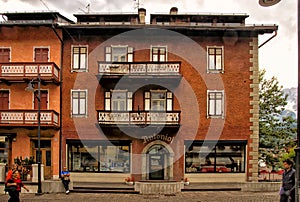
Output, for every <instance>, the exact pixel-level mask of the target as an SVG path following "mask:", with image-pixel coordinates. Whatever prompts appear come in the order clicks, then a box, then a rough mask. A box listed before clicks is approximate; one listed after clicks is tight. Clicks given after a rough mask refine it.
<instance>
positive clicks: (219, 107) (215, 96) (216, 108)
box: [207, 91, 224, 118]
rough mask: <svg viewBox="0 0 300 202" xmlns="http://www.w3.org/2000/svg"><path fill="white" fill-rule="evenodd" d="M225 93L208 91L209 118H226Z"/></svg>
mask: <svg viewBox="0 0 300 202" xmlns="http://www.w3.org/2000/svg"><path fill="white" fill-rule="evenodd" d="M223 109H224V96H223V91H208V110H207V111H208V117H222V118H223V117H224V110H223Z"/></svg>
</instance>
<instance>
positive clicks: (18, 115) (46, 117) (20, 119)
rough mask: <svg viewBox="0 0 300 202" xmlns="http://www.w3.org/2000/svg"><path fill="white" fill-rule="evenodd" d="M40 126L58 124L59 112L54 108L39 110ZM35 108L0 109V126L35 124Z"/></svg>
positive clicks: (36, 122)
mask: <svg viewBox="0 0 300 202" xmlns="http://www.w3.org/2000/svg"><path fill="white" fill-rule="evenodd" d="M40 120H41V126H53V127H58V126H59V114H58V113H57V112H55V111H54V110H41V119H40ZM37 124H38V111H37V110H21V109H20V110H0V126H3V125H6V126H14V127H16V126H19V127H20V126H35V127H36V126H37Z"/></svg>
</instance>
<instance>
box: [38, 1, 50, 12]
mask: <svg viewBox="0 0 300 202" xmlns="http://www.w3.org/2000/svg"><path fill="white" fill-rule="evenodd" d="M40 1H41V2H42V4H43V5H44V6H45V7H46V8H47V10H48V11H50V9H49V7H48V6H47V4H46V3H45V2H44V1H43V0H40Z"/></svg>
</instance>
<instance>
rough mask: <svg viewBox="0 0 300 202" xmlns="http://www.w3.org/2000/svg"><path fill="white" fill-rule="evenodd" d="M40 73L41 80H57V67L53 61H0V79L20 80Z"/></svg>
mask: <svg viewBox="0 0 300 202" xmlns="http://www.w3.org/2000/svg"><path fill="white" fill-rule="evenodd" d="M38 74H40V77H41V79H42V80H45V81H47V80H49V81H54V82H59V68H58V67H57V65H56V64H55V63H53V62H43V63H35V62H10V63H0V80H7V81H22V80H24V79H26V78H28V79H31V78H33V77H37V76H38Z"/></svg>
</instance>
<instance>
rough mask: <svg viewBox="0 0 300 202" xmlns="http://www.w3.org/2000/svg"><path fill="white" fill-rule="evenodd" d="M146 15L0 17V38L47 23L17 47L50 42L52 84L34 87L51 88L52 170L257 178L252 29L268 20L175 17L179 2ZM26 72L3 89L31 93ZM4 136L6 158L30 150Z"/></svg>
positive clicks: (92, 176) (110, 176) (109, 177)
mask: <svg viewBox="0 0 300 202" xmlns="http://www.w3.org/2000/svg"><path fill="white" fill-rule="evenodd" d="M56 16H57V17H62V16H60V15H56ZM145 16H146V10H145V9H139V11H138V13H134V14H122V13H120V14H104V13H87V14H75V17H76V18H77V22H76V23H72V22H71V21H68V20H66V19H65V18H63V19H64V20H65V21H63V22H62V21H60V22H59V23H54V24H55V25H56V26H52V27H48V26H39V29H36V26H33V25H32V24H28V25H26V26H24V25H23V26H21V28H18V26H17V25H9V26H10V27H9V26H8V25H7V23H5V24H1V33H0V34H1V35H4V34H5V32H4V31H6V30H7V29H11V27H13V28H14V29H17V28H18V29H21V30H20V32H16V33H23V32H24V31H25V30H24V29H35V32H34V33H36V34H37V33H39V32H40V30H44V29H45V34H47V35H46V36H47V37H42V38H39V37H37V36H36V35H34V34H31V35H30V36H28V37H29V38H30V39H32V40H29V41H30V44H27V43H25V41H24V43H25V44H24V45H22V48H24V49H26V50H29V47H31V46H49V47H50V49H51V53H52V48H53V54H51V59H50V61H51V62H54V63H55V64H59V65H56V66H59V67H60V68H59V72H60V75H59V77H58V78H59V81H60V82H58V84H57V83H56V82H53V81H54V80H53V79H50V80H48V81H52V82H49V85H47V86H43V89H44V88H47V89H49V92H52V91H54V92H56V93H55V95H56V96H57V97H55V99H52V96H51V99H49V102H50V103H53V104H51V105H50V106H51V107H50V108H49V109H52V110H55V111H56V112H58V114H59V120H60V122H59V126H60V127H58V128H56V126H55V127H54V129H55V132H54V133H51V136H50V137H48V136H47V135H46V133H45V131H43V132H44V134H45V135H43V138H44V139H45V140H46V139H47V138H48V139H49V140H51V152H56V153H51V158H52V161H53V163H54V162H56V164H53V165H52V169H53V171H52V173H53V174H52V176H53V177H55V176H57V174H58V171H59V169H60V165H59V163H61V165H67V166H68V168H69V170H70V171H71V172H72V179H73V181H98V182H108V181H109V182H123V181H124V178H126V177H129V176H130V177H134V179H135V180H136V181H139V180H164V181H170V180H171V181H173V180H175V181H181V180H182V179H184V178H188V179H189V180H190V181H191V182H207V181H209V182H211V181H215V182H223V181H226V182H246V181H257V175H258V165H257V160H258V82H259V81H258V36H259V35H261V34H270V33H273V32H274V31H276V30H277V26H276V25H272V26H268V25H247V24H246V23H245V21H246V18H247V17H248V15H246V14H180V13H178V11H177V8H172V9H171V10H170V13H167V14H150V23H146V22H145ZM8 17H9V15H8ZM35 17H36V16H35ZM12 24H13V23H12ZM32 27H33V28H32ZM22 29H23V30H22ZM2 30H3V31H2ZM37 30H38V31H37ZM42 33H43V32H42ZM4 36H6V35H4ZM58 36H59V37H58ZM19 38H21V37H20V36H19ZM19 38H14V39H11V38H9V37H8V36H6V38H5V40H6V41H5V40H3V37H1V39H0V48H1V47H2V48H3V49H5V48H6V47H11V45H9V44H11V43H10V41H13V40H15V41H17V43H16V44H20V42H19V41H18V40H17V39H19ZM27 41H28V40H26V42H27ZM35 43H36V44H37V45H34V44H35ZM11 49H12V48H11ZM11 53H13V49H12V50H11ZM54 53H55V54H54ZM27 54H29V55H30V53H29V52H27ZM31 55H32V54H31ZM27 60H30V57H29V56H26V58H25V59H23V55H21V56H18V57H16V58H15V60H12V59H11V60H10V61H8V62H14V61H18V62H26V61H27ZM2 72H3V71H2ZM35 76H36V75H35ZM1 78H3V75H2V76H1ZM7 78H10V77H6V80H7ZM30 79H31V78H29V79H28V80H22V82H21V84H19V83H18V84H15V85H22V86H20V87H19V89H18V91H16V90H15V89H14V90H12V91H13V92H20V93H22V94H20V96H24V97H25V96H29V95H28V93H27V94H26V93H25V92H24V91H23V89H24V88H25V87H26V85H27V83H28V81H30ZM2 81H3V80H2ZM26 81H27V83H26ZM59 84H61V85H59ZM0 85H2V86H1V88H4V89H5V88H11V87H12V86H14V85H11V86H9V85H8V84H6V82H2V83H1V84H0ZM3 86H4V87H3ZM18 95H19V94H18ZM49 98H50V96H49ZM53 98H54V95H53ZM28 99H29V98H28ZM24 100H25V99H24ZM26 100H27V99H26ZM29 100H30V99H29ZM16 101H17V100H16ZM16 101H14V102H16ZM24 102H25V101H24ZM26 102H27V101H26ZM21 106H22V107H21ZM21 106H19V108H22V109H26V107H25V106H28V104H27V105H21ZM16 108H18V107H16ZM12 109H15V108H12ZM12 109H9V110H12ZM1 124H2V125H3V123H2V120H1ZM3 126H6V125H5V124H4V125H3ZM31 127H32V128H35V127H36V125H31ZM8 130H9V128H8ZM20 130H21V131H22V132H21V135H19V134H18V133H17V132H16V133H15V134H16V135H15V137H16V140H17V142H18V139H19V136H20V137H23V136H24V137H25V139H26V141H28V142H30V140H31V139H32V138H31V137H30V135H22V134H23V133H24V132H23V131H25V133H26V131H27V125H26V127H21V129H20ZM10 131H11V130H10ZM0 132H2V131H1V130H0ZM30 132H32V130H29V132H28V133H30ZM6 133H7V134H8V131H3V134H6ZM47 134H49V133H47ZM34 138H36V136H35V137H34ZM34 138H33V139H34ZM12 140H13V138H12V139H11V142H12V152H11V154H10V155H11V157H12V158H14V157H15V156H18V155H32V154H33V153H32V151H31V150H30V148H31V147H29V144H28V148H26V151H22V150H21V149H19V148H20V147H19V146H20V145H18V143H17V142H13V141H12ZM32 141H33V140H32ZM60 142H61V144H59V143H60ZM9 144H11V143H9ZM14 145H15V146H14ZM24 149H25V147H24Z"/></svg>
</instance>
